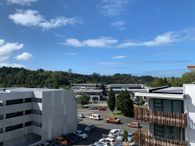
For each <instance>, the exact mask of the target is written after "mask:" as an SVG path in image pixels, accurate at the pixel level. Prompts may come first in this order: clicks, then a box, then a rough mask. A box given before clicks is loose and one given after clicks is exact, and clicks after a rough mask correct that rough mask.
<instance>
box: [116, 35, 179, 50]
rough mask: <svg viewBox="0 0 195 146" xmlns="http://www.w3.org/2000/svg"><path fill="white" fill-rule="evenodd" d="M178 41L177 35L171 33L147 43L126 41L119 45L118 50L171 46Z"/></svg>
mask: <svg viewBox="0 0 195 146" xmlns="http://www.w3.org/2000/svg"><path fill="white" fill-rule="evenodd" d="M177 41H179V38H178V35H177V34H176V33H173V32H167V33H164V34H162V35H158V36H156V37H155V38H154V39H153V40H149V41H130V40H127V41H126V42H123V43H121V44H119V45H118V46H117V47H118V48H127V47H155V46H162V45H167V44H171V43H174V42H177Z"/></svg>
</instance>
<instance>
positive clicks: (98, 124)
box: [77, 109, 148, 145]
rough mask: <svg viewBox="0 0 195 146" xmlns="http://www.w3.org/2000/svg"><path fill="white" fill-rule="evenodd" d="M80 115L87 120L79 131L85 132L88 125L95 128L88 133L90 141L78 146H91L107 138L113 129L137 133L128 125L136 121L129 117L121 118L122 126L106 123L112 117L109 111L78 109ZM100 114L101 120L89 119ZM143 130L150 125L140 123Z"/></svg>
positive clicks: (84, 120)
mask: <svg viewBox="0 0 195 146" xmlns="http://www.w3.org/2000/svg"><path fill="white" fill-rule="evenodd" d="M78 113H82V114H84V115H85V116H86V118H83V119H82V121H80V122H79V124H78V129H80V130H83V129H84V128H85V127H86V126H87V125H90V124H93V125H95V128H94V129H93V130H92V131H90V132H89V133H88V136H89V137H88V139H87V140H85V141H81V142H80V143H78V144H77V145H89V144H92V143H94V142H96V141H98V140H99V139H101V138H103V137H107V135H108V133H109V131H110V130H111V129H121V130H125V129H126V130H127V131H129V132H132V133H133V132H135V131H136V130H137V129H135V128H129V127H128V126H127V124H129V123H130V122H133V121H136V120H134V119H133V118H128V117H122V118H120V119H121V121H122V123H121V124H110V123H107V122H106V118H107V117H109V116H110V115H111V112H110V111H109V110H107V111H98V110H89V109H78ZM94 113H96V114H100V115H101V120H99V121H97V120H91V119H89V118H87V117H88V116H89V115H90V114H94ZM139 123H140V124H141V125H142V126H143V128H148V124H147V123H145V122H139Z"/></svg>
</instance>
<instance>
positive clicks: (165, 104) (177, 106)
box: [153, 99, 184, 113]
mask: <svg viewBox="0 0 195 146" xmlns="http://www.w3.org/2000/svg"><path fill="white" fill-rule="evenodd" d="M153 101H154V104H153V105H154V111H158V112H159V111H163V112H176V113H183V112H184V105H183V101H181V100H166V99H154V100H153Z"/></svg>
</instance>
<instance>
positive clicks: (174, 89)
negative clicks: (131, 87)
mask: <svg viewBox="0 0 195 146" xmlns="http://www.w3.org/2000/svg"><path fill="white" fill-rule="evenodd" d="M151 93H165V94H183V87H167V88H163V89H159V90H153V91H151Z"/></svg>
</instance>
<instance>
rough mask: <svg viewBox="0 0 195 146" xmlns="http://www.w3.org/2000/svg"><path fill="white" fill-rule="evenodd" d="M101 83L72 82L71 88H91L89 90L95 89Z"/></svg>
mask: <svg viewBox="0 0 195 146" xmlns="http://www.w3.org/2000/svg"><path fill="white" fill-rule="evenodd" d="M100 87H101V84H89V83H81V84H73V85H72V88H73V89H86V90H87V89H91V90H95V89H100Z"/></svg>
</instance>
